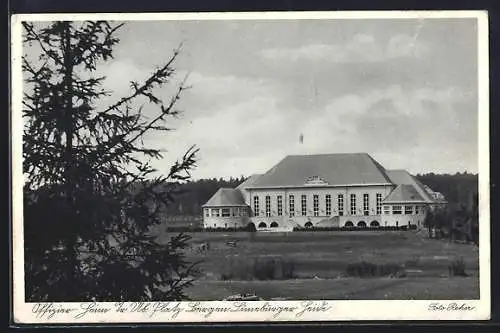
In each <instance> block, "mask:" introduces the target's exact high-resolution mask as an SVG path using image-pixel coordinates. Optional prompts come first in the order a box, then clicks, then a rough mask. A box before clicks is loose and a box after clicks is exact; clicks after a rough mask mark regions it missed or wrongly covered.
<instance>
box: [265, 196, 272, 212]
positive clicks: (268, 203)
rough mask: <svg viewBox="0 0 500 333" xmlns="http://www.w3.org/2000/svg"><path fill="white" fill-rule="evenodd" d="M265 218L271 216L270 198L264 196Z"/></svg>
mask: <svg viewBox="0 0 500 333" xmlns="http://www.w3.org/2000/svg"><path fill="white" fill-rule="evenodd" d="M266 216H267V217H269V216H271V197H270V196H268V195H266Z"/></svg>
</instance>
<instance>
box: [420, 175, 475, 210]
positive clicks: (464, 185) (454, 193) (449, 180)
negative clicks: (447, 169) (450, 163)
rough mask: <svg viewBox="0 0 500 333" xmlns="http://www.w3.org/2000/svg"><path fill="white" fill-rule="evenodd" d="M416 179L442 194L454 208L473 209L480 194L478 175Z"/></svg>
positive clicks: (432, 176) (437, 176)
mask: <svg viewBox="0 0 500 333" xmlns="http://www.w3.org/2000/svg"><path fill="white" fill-rule="evenodd" d="M416 178H417V179H418V180H419V181H420V182H422V183H423V184H424V185H427V186H429V187H430V188H431V189H432V190H434V191H436V192H441V193H442V194H443V195H444V196H445V198H446V200H447V201H448V204H449V206H450V207H452V208H459V207H461V206H462V205H464V206H465V207H466V208H469V209H470V207H471V205H472V201H473V197H474V195H475V194H477V193H478V175H477V174H472V173H467V172H463V173H460V172H458V173H455V174H435V173H426V174H417V175H416Z"/></svg>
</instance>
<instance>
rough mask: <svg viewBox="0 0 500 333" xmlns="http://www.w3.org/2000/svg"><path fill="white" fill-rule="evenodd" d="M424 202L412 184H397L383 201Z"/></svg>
mask: <svg viewBox="0 0 500 333" xmlns="http://www.w3.org/2000/svg"><path fill="white" fill-rule="evenodd" d="M402 202H425V199H424V198H422V196H421V195H420V194H418V191H417V190H416V189H415V187H414V186H413V185H404V184H403V185H398V186H397V187H396V188H395V189H394V190H393V191H392V192H391V194H389V195H388V196H387V198H385V200H384V203H402Z"/></svg>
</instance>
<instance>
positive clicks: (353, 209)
mask: <svg viewBox="0 0 500 333" xmlns="http://www.w3.org/2000/svg"><path fill="white" fill-rule="evenodd" d="M351 215H356V194H351Z"/></svg>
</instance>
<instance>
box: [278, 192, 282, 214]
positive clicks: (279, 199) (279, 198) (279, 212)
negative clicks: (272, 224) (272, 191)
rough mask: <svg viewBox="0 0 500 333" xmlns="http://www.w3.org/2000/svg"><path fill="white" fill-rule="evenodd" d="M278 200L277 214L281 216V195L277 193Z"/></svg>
mask: <svg viewBox="0 0 500 333" xmlns="http://www.w3.org/2000/svg"><path fill="white" fill-rule="evenodd" d="M277 200H278V202H277V205H278V216H282V215H283V197H282V196H281V195H278V199H277Z"/></svg>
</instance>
